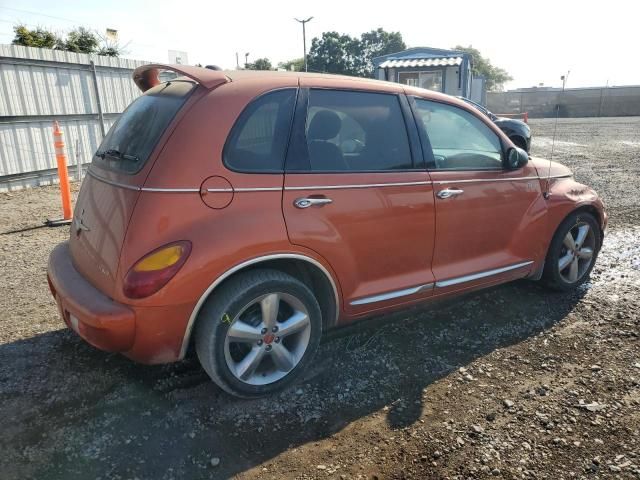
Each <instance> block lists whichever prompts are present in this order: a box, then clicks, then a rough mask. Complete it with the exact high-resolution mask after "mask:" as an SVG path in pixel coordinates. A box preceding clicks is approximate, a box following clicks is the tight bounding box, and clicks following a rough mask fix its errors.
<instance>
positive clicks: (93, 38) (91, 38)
mask: <svg viewBox="0 0 640 480" xmlns="http://www.w3.org/2000/svg"><path fill="white" fill-rule="evenodd" d="M98 44H99V42H98V36H97V35H96V34H94V33H93V32H91V31H90V30H88V29H86V28H84V27H78V28H76V29H74V30H71V31H70V32H69V33H68V34H67V38H66V40H65V42H64V49H65V50H67V51H69V52H76V53H96V52H97V51H98Z"/></svg>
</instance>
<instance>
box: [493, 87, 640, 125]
mask: <svg viewBox="0 0 640 480" xmlns="http://www.w3.org/2000/svg"><path fill="white" fill-rule="evenodd" d="M558 106H559V110H558V115H559V116H560V117H625V116H635V115H640V86H628V87H598V88H571V89H567V90H565V91H564V92H562V91H560V90H544V89H539V90H523V91H511V92H489V93H487V107H488V108H489V110H491V111H492V112H495V113H524V112H528V113H529V116H530V117H534V118H535V117H537V118H540V117H555V115H556V109H557V108H558Z"/></svg>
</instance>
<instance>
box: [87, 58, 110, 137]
mask: <svg viewBox="0 0 640 480" xmlns="http://www.w3.org/2000/svg"><path fill="white" fill-rule="evenodd" d="M89 63H90V64H91V75H92V76H93V87H94V89H95V91H96V102H97V104H98V118H99V120H100V131H101V132H102V138H104V136H105V135H106V134H107V132H106V130H105V128H104V115H103V113H102V102H101V101H100V89H99V88H98V75H97V74H96V64H95V62H94V61H93V60H91V61H90V62H89Z"/></svg>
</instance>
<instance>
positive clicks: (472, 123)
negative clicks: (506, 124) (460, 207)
mask: <svg viewBox="0 0 640 480" xmlns="http://www.w3.org/2000/svg"><path fill="white" fill-rule="evenodd" d="M416 107H417V114H418V119H419V120H420V123H421V124H422V126H424V130H425V131H426V134H427V136H428V138H429V142H430V143H431V149H432V150H433V157H434V160H435V165H431V166H430V167H431V168H435V169H441V170H445V169H446V170H493V169H499V168H502V146H501V143H500V138H499V137H498V135H496V134H495V133H494V132H493V131H492V130H491V129H490V128H489V127H488V126H487V125H485V123H484V122H483V121H482V120H480V119H479V118H478V117H476V116H475V115H473V114H471V113H469V112H467V111H466V110H463V109H461V108H458V107H455V106H453V105H447V104H445V103H439V102H431V101H428V100H420V99H416Z"/></svg>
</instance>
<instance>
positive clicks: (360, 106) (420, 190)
mask: <svg viewBox="0 0 640 480" xmlns="http://www.w3.org/2000/svg"><path fill="white" fill-rule="evenodd" d="M418 143H419V140H418V136H417V129H416V125H415V121H414V120H413V118H412V117H411V115H410V109H409V106H408V103H407V100H406V98H405V97H404V96H403V95H398V94H395V93H379V92H368V91H355V90H334V89H328V88H324V89H320V88H311V89H301V93H300V96H299V100H298V105H297V108H296V115H295V120H294V128H293V132H292V141H291V145H290V147H289V152H288V156H287V162H286V172H285V182H284V194H283V211H284V216H285V221H286V225H287V231H288V234H289V238H290V241H291V242H292V243H295V244H297V245H301V246H304V247H307V248H309V249H311V250H313V251H315V252H317V253H318V254H320V255H321V256H322V257H323V258H324V259H326V260H327V261H328V262H329V263H330V265H331V267H332V269H333V270H334V271H335V272H336V274H337V276H338V280H339V283H340V287H341V290H342V294H343V298H344V302H345V305H344V307H345V309H346V311H347V312H349V313H351V314H358V313H363V312H367V311H371V310H375V309H377V308H381V307H384V306H388V305H390V304H395V303H402V302H404V301H411V300H416V299H421V298H424V297H427V296H429V295H431V289H432V287H433V274H432V273H431V255H432V251H433V238H434V212H433V191H432V185H431V181H430V179H429V174H428V173H427V172H426V171H425V169H424V166H423V163H422V161H423V160H422V154H421V151H420V149H419V147H418Z"/></svg>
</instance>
